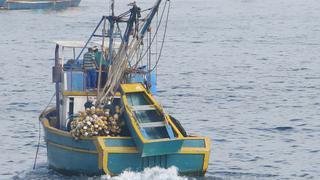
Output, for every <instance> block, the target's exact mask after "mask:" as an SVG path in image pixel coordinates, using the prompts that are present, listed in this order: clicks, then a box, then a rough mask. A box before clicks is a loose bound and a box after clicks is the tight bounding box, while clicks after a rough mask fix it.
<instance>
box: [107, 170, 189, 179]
mask: <svg viewBox="0 0 320 180" xmlns="http://www.w3.org/2000/svg"><path fill="white" fill-rule="evenodd" d="M101 179H106V180H141V179H148V180H149V179H150V180H186V179H188V178H186V177H183V176H179V175H178V169H177V168H176V167H170V168H168V169H163V168H160V167H153V168H146V169H145V170H144V171H142V172H134V171H129V170H127V171H124V172H123V173H121V174H120V175H119V176H116V177H110V176H108V175H104V176H101Z"/></svg>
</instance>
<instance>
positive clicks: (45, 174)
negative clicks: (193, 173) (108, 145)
mask: <svg viewBox="0 0 320 180" xmlns="http://www.w3.org/2000/svg"><path fill="white" fill-rule="evenodd" d="M11 179H15V180H20V179H68V180H69V179H71V180H73V179H83V180H87V179H88V180H187V179H188V178H187V177H184V176H179V175H178V169H177V168H176V167H170V168H168V169H164V168H160V167H153V168H146V169H145V170H144V171H142V172H135V171H130V170H126V171H124V172H123V173H121V174H120V175H119V176H115V177H111V176H110V175H102V176H94V177H89V176H64V175H62V174H60V173H57V172H56V171H54V170H52V169H49V168H48V166H47V163H42V164H39V166H38V167H37V169H36V170H30V171H22V172H19V173H17V174H16V175H15V176H13V177H12V178H11Z"/></svg>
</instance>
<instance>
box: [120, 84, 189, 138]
mask: <svg viewBox="0 0 320 180" xmlns="http://www.w3.org/2000/svg"><path fill="white" fill-rule="evenodd" d="M120 87H121V89H122V92H123V93H124V94H122V99H123V102H124V107H125V109H126V112H127V113H128V115H129V117H130V121H131V122H132V126H133V128H134V130H135V132H136V133H137V135H138V137H139V138H140V140H141V141H142V142H143V143H151V142H161V141H167V140H168V139H169V138H164V139H155V140H148V139H145V138H144V137H143V135H142V134H141V132H140V130H139V125H138V123H137V122H136V120H135V118H134V117H133V114H132V111H131V108H130V105H129V104H128V103H127V102H128V100H127V96H126V95H125V93H135V92H142V93H144V94H145V95H146V96H147V97H148V99H149V100H150V101H151V102H152V104H153V105H154V106H155V107H156V109H157V110H160V111H162V108H161V106H160V105H159V104H158V103H157V101H156V100H155V99H154V98H153V97H152V95H151V94H150V93H149V92H148V91H147V90H146V89H145V87H144V86H143V85H142V84H140V83H132V84H121V85H120ZM165 116H166V119H167V120H168V123H169V124H170V126H171V127H172V129H173V130H174V131H175V134H177V137H176V139H177V140H178V139H183V135H182V134H181V132H180V131H179V130H178V128H177V127H176V126H175V124H174V123H173V122H172V120H171V118H170V116H169V115H168V114H165Z"/></svg>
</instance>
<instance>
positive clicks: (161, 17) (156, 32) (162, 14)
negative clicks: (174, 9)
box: [134, 0, 170, 67]
mask: <svg viewBox="0 0 320 180" xmlns="http://www.w3.org/2000/svg"><path fill="white" fill-rule="evenodd" d="M168 1H169V5H170V0H167V1H166V2H165V4H164V7H163V11H162V13H161V16H160V21H159V24H157V29H156V31H155V33H154V35H153V37H152V40H151V43H150V45H149V46H148V47H147V49H146V50H145V52H144V53H143V55H141V57H140V59H139V61H138V62H137V63H136V64H135V66H134V67H136V66H137V65H138V63H139V62H140V61H141V60H142V59H143V58H144V56H145V55H146V54H147V52H148V50H149V49H150V48H151V46H152V44H153V41H154V40H155V37H156V35H157V34H158V30H159V28H160V25H161V23H162V19H163V16H164V11H165V9H166V6H167V2H168ZM169 9H170V6H169V8H168V12H169ZM167 17H168V16H167Z"/></svg>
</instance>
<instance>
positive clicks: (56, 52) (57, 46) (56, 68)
mask: <svg viewBox="0 0 320 180" xmlns="http://www.w3.org/2000/svg"><path fill="white" fill-rule="evenodd" d="M60 66H61V65H60V63H59V45H58V44H57V45H56V49H55V75H56V77H57V79H56V80H55V83H56V111H57V120H58V122H59V127H60V82H61V76H62V75H61V73H62V72H61V70H60V68H59V67H60ZM58 69H59V71H58Z"/></svg>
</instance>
